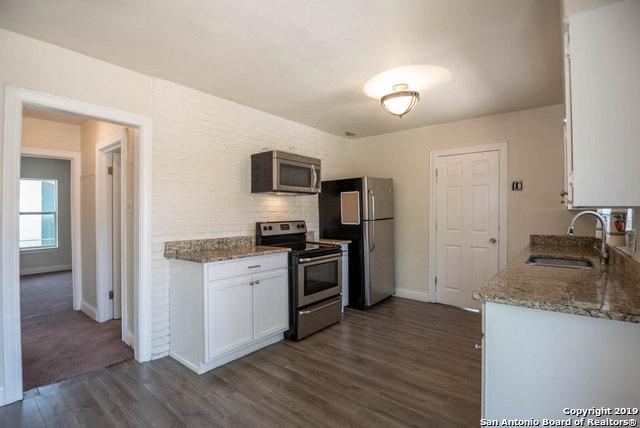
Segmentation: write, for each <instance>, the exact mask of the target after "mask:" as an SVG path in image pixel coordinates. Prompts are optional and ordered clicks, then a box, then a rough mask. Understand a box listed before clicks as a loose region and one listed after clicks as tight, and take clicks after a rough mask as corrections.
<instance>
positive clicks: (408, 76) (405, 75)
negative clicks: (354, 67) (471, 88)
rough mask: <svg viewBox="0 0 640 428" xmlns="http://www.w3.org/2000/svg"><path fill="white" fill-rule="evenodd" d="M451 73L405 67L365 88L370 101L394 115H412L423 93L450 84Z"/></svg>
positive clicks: (382, 75)
mask: <svg viewBox="0 0 640 428" xmlns="http://www.w3.org/2000/svg"><path fill="white" fill-rule="evenodd" d="M449 80H451V73H449V70H447V69H446V68H443V67H438V66H435V65H405V66H402V67H396V68H392V69H391V70H387V71H384V72H382V73H380V74H378V75H376V76H374V77H372V78H371V79H369V80H368V81H367V83H365V85H364V87H363V88H362V89H363V91H364V92H365V94H367V95H368V96H370V97H371V98H375V99H377V100H380V105H381V106H382V108H383V109H384V110H385V111H386V112H387V113H391V114H393V115H394V116H398V117H402V116H404V115H405V114H407V113H409V112H410V111H411V109H412V108H413V107H414V106H415V105H416V103H417V102H418V100H419V99H420V92H419V91H422V90H426V89H430V88H431V87H433V86H435V85H438V84H441V83H444V82H448V81H449Z"/></svg>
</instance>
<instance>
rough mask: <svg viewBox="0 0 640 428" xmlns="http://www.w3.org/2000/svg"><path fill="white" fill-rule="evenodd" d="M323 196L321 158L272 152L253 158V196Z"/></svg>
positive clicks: (259, 154)
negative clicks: (255, 194)
mask: <svg viewBox="0 0 640 428" xmlns="http://www.w3.org/2000/svg"><path fill="white" fill-rule="evenodd" d="M265 192H270V193H294V194H295V193H297V194H315V193H320V159H314V158H310V157H306V156H301V155H296V154H294V153H287V152H282V151H280V150H271V151H268V152H262V153H256V154H254V155H251V193H265Z"/></svg>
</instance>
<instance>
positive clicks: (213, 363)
mask: <svg viewBox="0 0 640 428" xmlns="http://www.w3.org/2000/svg"><path fill="white" fill-rule="evenodd" d="M283 339H284V334H283V333H282V332H280V333H275V334H273V335H271V336H267V337H265V338H262V339H260V340H258V341H256V342H252V343H250V344H248V345H246V346H244V347H242V348H240V349H237V350H235V351H231V352H229V353H226V354H223V355H220V356H218V357H216V358H213V359H211V360H209V361H207V362H206V363H203V362H201V361H199V362H196V361H190V360H189V359H188V358H184V357H182V356H181V355H179V354H178V353H176V352H175V351H169V356H170V357H171V358H173V359H174V360H176V361H178V362H179V363H181V364H184V365H185V366H186V367H188V368H190V369H191V370H193V371H194V372H196V373H198V374H202V373H205V372H208V371H209V370H211V369H214V368H216V367H219V366H221V365H223V364H227V363H228V362H231V361H233V360H236V359H238V358H240V357H244V356H245V355H248V354H250V353H252V352H255V351H257V350H258V349H261V348H264V347H265V346H269V345H273V344H274V343H277V342H280V341H281V340H283Z"/></svg>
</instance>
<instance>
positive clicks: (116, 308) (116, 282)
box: [111, 152, 122, 319]
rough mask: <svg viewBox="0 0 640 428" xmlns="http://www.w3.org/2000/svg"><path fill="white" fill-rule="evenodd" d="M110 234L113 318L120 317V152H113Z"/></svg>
mask: <svg viewBox="0 0 640 428" xmlns="http://www.w3.org/2000/svg"><path fill="white" fill-rule="evenodd" d="M112 165H113V166H112V167H113V170H112V171H113V175H112V176H111V177H112V183H113V185H112V193H111V195H112V205H111V208H112V222H113V224H112V228H111V231H112V236H113V247H112V248H113V263H112V267H113V301H112V302H113V319H120V318H122V266H121V260H122V255H121V253H122V251H121V248H122V236H121V221H122V219H121V204H122V195H121V162H120V153H117V152H116V153H114V154H113V162H112Z"/></svg>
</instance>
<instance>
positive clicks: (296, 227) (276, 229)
mask: <svg viewBox="0 0 640 428" xmlns="http://www.w3.org/2000/svg"><path fill="white" fill-rule="evenodd" d="M258 233H259V234H260V235H262V236H274V235H292V234H294V233H307V225H306V223H305V222H304V220H299V221H270V222H266V223H258Z"/></svg>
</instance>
